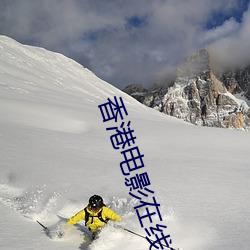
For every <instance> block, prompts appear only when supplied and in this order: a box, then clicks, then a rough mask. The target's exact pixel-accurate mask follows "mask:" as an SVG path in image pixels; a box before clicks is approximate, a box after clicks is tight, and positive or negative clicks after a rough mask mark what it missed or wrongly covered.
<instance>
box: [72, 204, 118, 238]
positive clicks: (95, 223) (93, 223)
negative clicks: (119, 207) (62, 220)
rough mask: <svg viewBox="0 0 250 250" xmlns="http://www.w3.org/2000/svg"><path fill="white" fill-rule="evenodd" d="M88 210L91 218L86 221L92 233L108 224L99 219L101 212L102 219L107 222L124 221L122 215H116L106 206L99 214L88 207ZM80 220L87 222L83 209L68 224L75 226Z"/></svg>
mask: <svg viewBox="0 0 250 250" xmlns="http://www.w3.org/2000/svg"><path fill="white" fill-rule="evenodd" d="M86 209H87V212H88V213H89V218H88V221H86V225H87V226H88V228H89V230H90V231H91V232H92V233H95V232H96V231H98V229H100V228H102V227H103V226H104V225H105V224H106V223H105V222H103V221H101V220H100V219H99V218H98V214H99V213H100V211H102V213H101V217H102V219H103V220H104V221H107V220H112V221H121V220H122V219H121V217H120V215H118V214H116V213H115V212H114V211H113V210H111V209H110V208H108V207H106V206H103V207H102V208H101V209H100V210H99V211H98V212H93V211H91V210H90V209H89V208H88V207H86ZM80 220H85V211H84V209H82V210H81V211H79V212H78V213H77V214H75V215H74V216H72V217H71V218H70V219H69V220H68V221H67V224H70V225H74V224H76V223H77V222H79V221H80Z"/></svg>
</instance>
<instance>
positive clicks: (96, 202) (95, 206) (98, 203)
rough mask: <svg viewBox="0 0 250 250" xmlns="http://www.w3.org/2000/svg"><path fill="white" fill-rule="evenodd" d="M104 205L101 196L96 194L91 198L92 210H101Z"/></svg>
mask: <svg viewBox="0 0 250 250" xmlns="http://www.w3.org/2000/svg"><path fill="white" fill-rule="evenodd" d="M103 205H104V204H103V199H102V197H101V196H99V195H96V194H95V195H93V196H91V197H90V198H89V206H90V208H91V209H92V210H99V209H100V208H102V207H103Z"/></svg>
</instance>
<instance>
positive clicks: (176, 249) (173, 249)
mask: <svg viewBox="0 0 250 250" xmlns="http://www.w3.org/2000/svg"><path fill="white" fill-rule="evenodd" d="M122 229H123V230H125V231H127V232H129V233H131V234H134V235H137V236H139V237H141V238H144V239H147V238H146V237H145V236H143V235H141V234H138V233H136V232H133V231H131V230H129V229H127V228H124V227H122ZM148 239H149V238H148ZM149 240H150V241H152V242H154V241H153V240H151V239H149ZM157 244H160V243H158V242H157ZM161 245H162V246H164V247H167V248H169V249H172V250H179V248H172V247H169V246H167V245H164V244H161Z"/></svg>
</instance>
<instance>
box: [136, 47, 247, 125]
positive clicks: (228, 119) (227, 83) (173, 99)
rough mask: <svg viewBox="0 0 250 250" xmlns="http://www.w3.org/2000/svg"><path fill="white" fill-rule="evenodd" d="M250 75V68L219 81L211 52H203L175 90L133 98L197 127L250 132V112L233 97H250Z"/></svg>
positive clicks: (183, 69)
mask: <svg viewBox="0 0 250 250" xmlns="http://www.w3.org/2000/svg"><path fill="white" fill-rule="evenodd" d="M249 72H250V68H249V69H248V70H246V71H242V70H241V71H237V72H228V73H224V74H220V77H219V78H218V77H217V76H216V75H215V74H214V73H213V71H212V70H211V68H210V65H209V53H208V51H207V50H201V51H199V52H198V53H197V54H195V55H193V56H191V57H189V58H188V59H187V60H186V61H185V62H184V63H183V65H181V67H180V68H179V69H178V70H177V77H176V80H175V81H174V83H173V84H172V86H171V87H160V88H159V87H158V88H153V89H151V90H149V91H146V90H144V89H143V88H140V89H137V91H136V92H134V93H131V95H132V96H134V97H135V94H136V96H137V98H136V99H137V100H139V101H140V102H142V103H144V104H145V105H147V106H149V107H152V108H155V109H157V110H159V111H160V112H163V113H165V114H168V115H171V116H175V117H177V118H180V119H183V120H185V121H187V122H191V123H193V124H196V125H203V126H211V127H223V128H236V129H248V128H249V127H250V109H249V107H248V105H247V103H246V102H245V101H243V100H240V99H237V98H236V97H235V96H234V95H233V94H235V93H244V94H245V96H246V97H248V96H249V95H250V91H249V84H250V83H249V78H250V77H249V75H250V74H249ZM219 79H220V80H219ZM138 90H139V91H138ZM243 90H244V91H243ZM138 96H139V97H140V98H138Z"/></svg>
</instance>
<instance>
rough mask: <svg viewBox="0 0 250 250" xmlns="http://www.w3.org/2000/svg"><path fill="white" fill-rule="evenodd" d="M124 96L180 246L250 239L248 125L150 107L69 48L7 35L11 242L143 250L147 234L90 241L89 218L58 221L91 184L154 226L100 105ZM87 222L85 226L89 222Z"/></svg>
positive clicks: (2, 165) (4, 156)
mask: <svg viewBox="0 0 250 250" xmlns="http://www.w3.org/2000/svg"><path fill="white" fill-rule="evenodd" d="M114 96H117V97H120V96H121V97H122V98H123V101H124V103H125V106H126V108H127V111H128V116H127V117H126V119H127V120H130V121H131V125H130V127H131V128H133V129H134V130H135V132H134V134H135V136H136V137H137V139H136V145H137V146H138V147H139V149H140V151H141V153H142V154H144V159H143V161H144V164H145V170H146V171H147V173H148V175H149V177H150V181H151V186H150V187H151V189H153V190H154V191H155V196H156V199H157V201H158V203H160V204H161V207H160V210H161V215H162V217H163V220H164V224H165V225H167V226H168V229H167V230H168V232H169V234H170V235H171V239H172V241H173V245H172V246H173V247H182V248H183V249H184V250H198V249H199V250H200V249H201V250H212V249H215V248H216V249H220V250H229V249H241V250H247V249H250V239H249V233H250V229H249V226H250V221H249V220H250V219H249V218H250V216H249V215H250V212H249V211H250V201H249V195H250V191H249V190H250V167H249V160H250V156H249V143H250V135H249V133H248V132H243V131H234V130H223V129H214V128H204V127H196V126H192V125H190V124H187V123H184V122H181V121H180V120H177V119H174V118H172V117H168V116H165V115H163V114H160V113H158V112H157V111H155V110H152V109H149V108H147V107H145V106H143V105H141V104H140V103H138V102H136V101H135V100H134V99H133V98H131V97H129V96H128V95H126V94H124V93H123V92H121V91H120V90H118V89H116V88H114V87H113V86H111V85H110V84H108V83H106V82H104V81H102V80H101V79H99V78H98V77H96V76H95V75H94V74H93V73H92V72H90V71H89V70H87V69H85V68H83V67H82V66H81V65H79V64H77V63H76V62H74V61H72V60H70V59H68V58H66V57H64V56H63V55H60V54H56V53H53V52H49V51H46V50H44V49H42V48H36V47H30V46H24V45H21V44H19V43H17V42H16V41H14V40H12V39H10V38H8V37H4V36H0V149H1V150H0V157H1V162H0V211H1V215H2V218H1V224H0V228H1V235H0V248H1V249H60V250H63V249H68V250H69V249H83V250H84V249H85V250H86V249H89V250H97V249H98V250H104V249H109V250H112V249H115V250H117V249H122V250H131V249H136V250H144V249H148V248H149V243H148V242H147V241H146V240H144V239H141V238H139V237H136V236H134V235H131V234H129V233H127V232H125V231H124V230H121V229H115V228H114V227H113V226H112V225H108V226H107V227H106V228H105V229H104V230H103V231H102V233H101V235H100V238H99V239H97V240H96V241H95V242H93V243H92V244H91V243H90V241H89V239H88V238H87V237H86V236H84V235H83V232H82V229H81V228H83V227H79V226H75V227H72V228H71V229H69V231H68V232H67V234H66V235H65V237H64V238H63V239H61V240H60V239H50V238H49V237H47V236H46V235H45V234H44V232H43V230H42V228H41V227H40V226H39V225H38V224H37V223H36V220H40V221H42V222H43V223H45V224H46V225H48V226H50V227H52V228H53V226H54V225H55V224H56V223H61V222H60V221H59V218H58V216H57V215H59V216H62V217H65V218H68V217H70V216H72V215H73V214H75V213H76V212H78V211H79V210H80V209H82V208H83V207H84V206H85V205H86V204H87V201H88V198H89V196H90V195H92V194H95V193H97V194H100V195H102V196H103V197H104V200H105V202H106V204H107V205H108V206H109V207H111V208H112V209H113V210H115V211H116V212H117V213H119V214H121V215H122V217H123V222H122V223H121V224H122V226H124V227H126V228H128V229H130V230H134V231H136V232H137V233H141V234H144V235H145V232H144V231H143V229H141V227H140V224H139V221H138V219H137V216H136V213H135V211H134V209H133V207H134V206H135V204H136V202H137V200H136V199H135V198H132V197H131V196H130V195H129V194H128V192H129V191H128V188H127V187H126V186H125V185H124V176H123V175H122V172H121V169H120V166H119V165H120V162H121V161H122V158H121V154H120V151H119V150H115V149H113V148H112V145H111V142H110V138H109V137H110V135H111V134H110V131H106V128H107V127H112V126H115V125H116V123H114V122H113V121H109V122H106V123H104V122H103V121H102V116H101V113H100V110H99V108H98V105H100V104H103V103H105V102H107V98H111V99H113V97H114ZM80 225H83V224H82V223H80Z"/></svg>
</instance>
